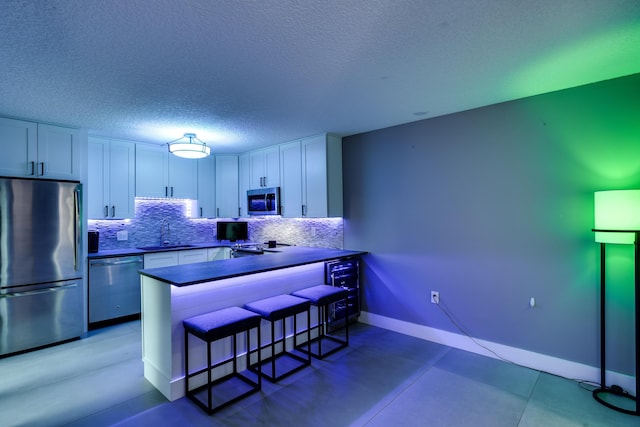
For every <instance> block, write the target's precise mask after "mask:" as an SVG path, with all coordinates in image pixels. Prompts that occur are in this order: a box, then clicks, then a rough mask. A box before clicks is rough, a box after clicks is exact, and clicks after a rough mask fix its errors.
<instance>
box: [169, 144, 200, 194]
mask: <svg viewBox="0 0 640 427" xmlns="http://www.w3.org/2000/svg"><path fill="white" fill-rule="evenodd" d="M168 197H175V198H178V199H193V200H196V199H197V198H198V162H197V161H195V160H194V159H184V158H182V157H177V156H174V155H173V154H170V155H169V189H168Z"/></svg>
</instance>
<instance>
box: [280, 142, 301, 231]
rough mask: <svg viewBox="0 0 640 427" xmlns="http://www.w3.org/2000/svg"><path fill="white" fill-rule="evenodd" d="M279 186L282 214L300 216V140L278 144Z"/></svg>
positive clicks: (288, 216)
mask: <svg viewBox="0 0 640 427" xmlns="http://www.w3.org/2000/svg"><path fill="white" fill-rule="evenodd" d="M280 164H281V166H282V168H281V177H282V179H281V186H280V206H281V208H282V216H283V217H286V218H299V217H301V216H302V204H303V203H302V154H301V146H300V141H293V142H289V143H286V144H282V145H280Z"/></svg>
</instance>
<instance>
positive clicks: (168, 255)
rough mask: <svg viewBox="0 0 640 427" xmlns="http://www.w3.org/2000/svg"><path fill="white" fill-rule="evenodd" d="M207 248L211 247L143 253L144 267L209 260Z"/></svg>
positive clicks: (169, 265) (168, 265)
mask: <svg viewBox="0 0 640 427" xmlns="http://www.w3.org/2000/svg"><path fill="white" fill-rule="evenodd" d="M212 249H224V248H212ZM209 250H211V249H206V248H203V249H184V250H181V251H166V252H153V253H150V254H144V268H158V267H171V266H174V265H183V264H193V263H196V262H206V261H211V260H209V259H208V255H209V254H208V251H209ZM221 259H223V258H221Z"/></svg>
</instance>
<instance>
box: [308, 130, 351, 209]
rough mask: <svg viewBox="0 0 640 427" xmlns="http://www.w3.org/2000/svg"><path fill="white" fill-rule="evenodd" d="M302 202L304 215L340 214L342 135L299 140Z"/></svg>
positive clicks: (341, 203)
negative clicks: (300, 142)
mask: <svg viewBox="0 0 640 427" xmlns="http://www.w3.org/2000/svg"><path fill="white" fill-rule="evenodd" d="M302 204H303V214H304V216H305V217H309V218H327V217H340V216H342V206H343V202H342V139H340V138H338V137H335V136H329V135H320V136H316V137H311V138H307V139H304V140H302Z"/></svg>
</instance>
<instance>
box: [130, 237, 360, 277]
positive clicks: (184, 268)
mask: <svg viewBox="0 0 640 427" xmlns="http://www.w3.org/2000/svg"><path fill="white" fill-rule="evenodd" d="M275 251H279V252H275ZM366 253H367V252H362V251H347V250H342V249H324V248H308V247H301V246H291V247H287V248H278V249H276V250H273V252H272V253H269V254H265V255H255V256H246V257H242V258H232V259H225V260H220V261H210V262H199V263H195V264H185V265H176V266H173V267H160V268H149V269H144V270H140V274H142V275H144V276H147V277H151V278H153V279H157V280H160V281H162V282H165V283H169V284H172V285H175V286H188V285H195V284H197V283H203V282H210V281H214V280H222V279H228V278H231V277H238V276H245V275H249V274H254V273H262V272H264V271H271V270H279V269H283V268H288V267H295V266H298V265H305V264H313V263H315V262H323V261H330V260H334V259H340V258H348V257H355V256H360V255H364V254H366Z"/></svg>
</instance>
